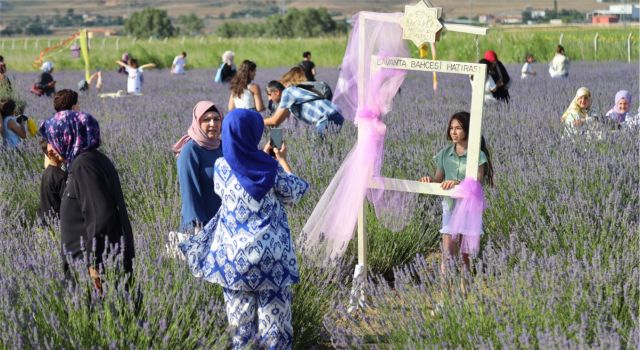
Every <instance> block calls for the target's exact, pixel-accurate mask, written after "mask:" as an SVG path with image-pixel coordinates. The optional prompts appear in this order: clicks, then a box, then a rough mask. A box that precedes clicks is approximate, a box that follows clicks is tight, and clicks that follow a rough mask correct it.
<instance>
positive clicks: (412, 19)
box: [400, 0, 442, 47]
mask: <svg viewBox="0 0 640 350" xmlns="http://www.w3.org/2000/svg"><path fill="white" fill-rule="evenodd" d="M441 13H442V8H440V7H429V6H428V5H427V4H426V3H425V2H424V1H422V0H421V1H419V2H418V3H417V4H415V5H406V6H405V7H404V17H402V22H401V24H400V26H402V29H403V31H402V38H403V39H405V40H411V41H413V43H414V44H416V46H417V47H420V46H422V45H423V44H426V43H435V42H436V41H437V39H438V37H437V34H438V32H439V31H440V30H442V24H441V23H440V20H439V18H440V15H441Z"/></svg>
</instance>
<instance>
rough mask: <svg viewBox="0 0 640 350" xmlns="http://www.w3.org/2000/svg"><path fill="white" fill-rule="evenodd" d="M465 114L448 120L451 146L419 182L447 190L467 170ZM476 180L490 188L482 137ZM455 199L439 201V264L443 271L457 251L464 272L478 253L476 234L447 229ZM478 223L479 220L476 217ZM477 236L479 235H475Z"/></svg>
mask: <svg viewBox="0 0 640 350" xmlns="http://www.w3.org/2000/svg"><path fill="white" fill-rule="evenodd" d="M469 119H470V115H469V113H468V112H458V113H455V114H454V115H452V116H451V118H450V119H449V126H448V128H447V139H448V140H449V141H451V142H452V144H451V145H449V146H447V147H445V148H443V149H441V150H440V151H439V152H438V153H437V154H436V155H435V157H433V160H434V161H435V162H436V174H435V176H434V177H429V176H424V177H422V178H421V179H420V181H421V182H435V183H440V184H441V187H442V189H444V190H450V189H453V188H454V187H456V186H457V185H459V184H460V183H461V181H462V180H464V177H465V174H466V170H467V146H468V142H469V140H468V135H469ZM478 166H479V167H478V179H480V181H482V180H484V181H485V182H486V183H488V184H489V185H491V186H493V166H492V164H491V156H490V154H489V150H488V149H487V146H486V143H485V140H484V137H481V142H480V159H479V161H478ZM458 201H460V200H459V199H453V198H449V197H446V198H444V199H443V201H442V228H441V229H440V233H442V234H443V235H442V257H443V258H442V263H441V265H440V269H441V272H442V273H445V272H446V269H447V267H448V266H449V265H450V263H449V261H450V260H453V259H457V256H458V252H460V253H461V255H462V262H463V264H464V267H465V269H466V270H467V271H470V265H471V261H470V259H471V256H473V255H476V254H477V253H478V251H479V250H480V234H468V233H467V232H457V231H456V230H453V229H451V227H450V226H451V218H452V214H453V211H454V207H455V206H456V205H457V204H458V203H457V202H458ZM480 220H481V218H480ZM478 233H479V232H478Z"/></svg>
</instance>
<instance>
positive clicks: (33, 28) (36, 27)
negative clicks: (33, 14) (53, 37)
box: [24, 21, 51, 35]
mask: <svg viewBox="0 0 640 350" xmlns="http://www.w3.org/2000/svg"><path fill="white" fill-rule="evenodd" d="M24 33H25V34H27V35H43V34H50V33H51V30H49V28H47V27H46V26H45V25H44V24H42V23H41V22H40V21H32V22H30V23H29V24H28V25H27V26H26V27H25V28H24Z"/></svg>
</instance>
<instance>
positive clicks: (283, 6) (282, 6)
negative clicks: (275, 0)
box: [280, 0, 287, 15]
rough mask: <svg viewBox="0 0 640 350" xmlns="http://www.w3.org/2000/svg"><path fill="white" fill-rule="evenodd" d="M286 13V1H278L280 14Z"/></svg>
mask: <svg viewBox="0 0 640 350" xmlns="http://www.w3.org/2000/svg"><path fill="white" fill-rule="evenodd" d="M285 13H287V0H280V14H281V15H284V14H285Z"/></svg>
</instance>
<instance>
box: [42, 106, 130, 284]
mask: <svg viewBox="0 0 640 350" xmlns="http://www.w3.org/2000/svg"><path fill="white" fill-rule="evenodd" d="M40 134H41V135H42V136H43V137H44V138H45V139H46V140H47V143H49V144H50V145H51V150H52V153H53V154H54V156H55V157H56V158H59V159H60V160H62V161H63V162H64V164H65V166H66V168H67V172H68V178H67V185H66V187H65V190H64V192H63V195H62V201H61V203H60V232H61V243H62V247H61V252H62V260H63V266H64V270H65V276H66V277H67V278H68V279H70V280H72V281H73V278H71V276H72V272H71V269H70V267H69V262H70V261H69V260H67V259H68V258H69V259H71V260H73V261H76V262H78V263H81V262H82V261H87V262H88V266H87V268H88V270H89V274H90V276H91V278H92V280H93V283H94V286H95V288H96V289H97V290H98V291H99V292H102V282H101V280H102V277H101V274H102V273H103V272H104V268H105V266H104V262H103V256H110V255H112V254H113V255H115V254H117V255H118V258H117V261H118V266H117V268H118V270H120V271H121V272H124V274H125V275H124V281H127V280H128V279H129V277H130V274H131V273H132V271H133V258H134V255H135V251H134V246H133V232H132V229H131V223H130V222H129V214H128V213H127V206H126V204H125V201H124V195H123V194H122V187H121V186H120V178H119V176H118V172H117V171H116V168H115V166H114V165H113V163H112V162H111V160H110V159H109V158H108V157H107V156H106V155H104V154H103V153H102V152H100V151H99V150H98V147H99V146H100V128H99V125H98V121H97V120H96V119H95V118H94V117H93V116H91V115H90V114H87V113H84V112H76V111H72V110H65V111H61V112H58V113H56V114H55V115H54V116H53V117H51V118H49V119H47V120H45V121H44V122H43V123H42V125H41V126H40ZM86 254H88V260H85V259H84V258H85V257H86ZM125 285H126V284H125Z"/></svg>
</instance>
